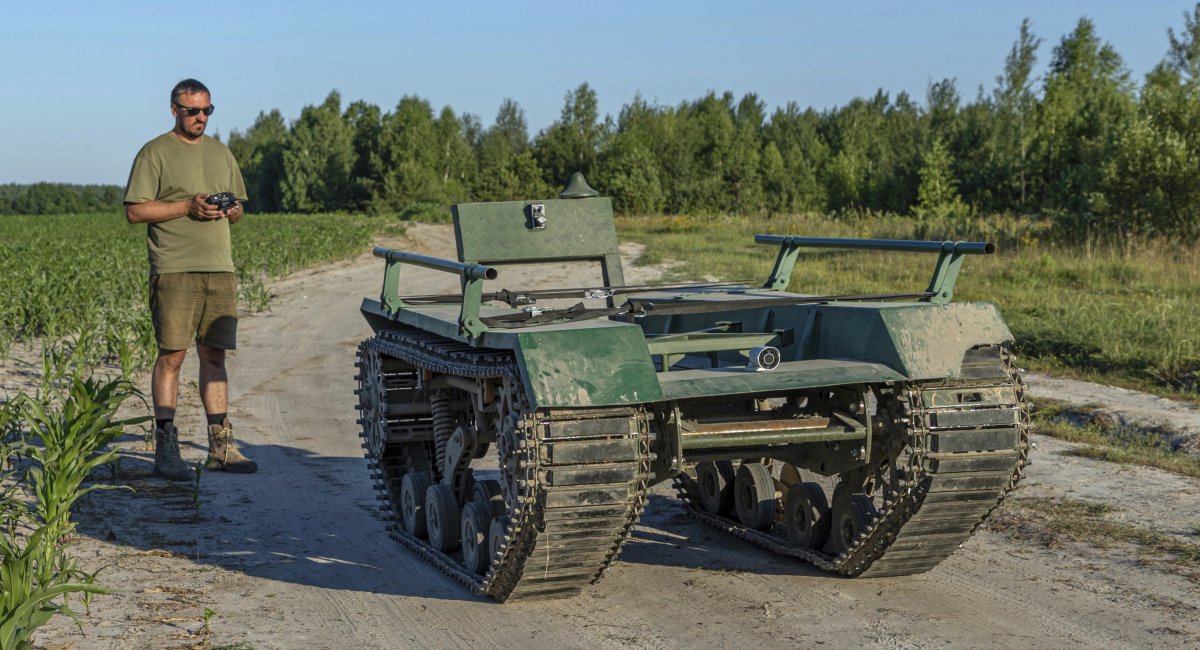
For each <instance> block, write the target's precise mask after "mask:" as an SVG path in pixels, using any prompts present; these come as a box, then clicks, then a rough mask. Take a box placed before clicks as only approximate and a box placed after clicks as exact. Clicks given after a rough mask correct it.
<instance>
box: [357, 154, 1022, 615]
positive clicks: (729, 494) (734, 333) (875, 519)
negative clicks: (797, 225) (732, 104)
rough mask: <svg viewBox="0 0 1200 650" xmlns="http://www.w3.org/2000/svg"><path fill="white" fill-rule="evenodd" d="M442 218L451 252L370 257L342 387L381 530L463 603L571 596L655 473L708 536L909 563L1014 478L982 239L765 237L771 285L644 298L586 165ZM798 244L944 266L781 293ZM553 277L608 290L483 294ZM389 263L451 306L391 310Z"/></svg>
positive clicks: (934, 560) (620, 537)
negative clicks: (903, 280)
mask: <svg viewBox="0 0 1200 650" xmlns="http://www.w3.org/2000/svg"><path fill="white" fill-rule="evenodd" d="M453 216H454V230H455V235H456V237H457V246H458V260H443V259H437V258H432V257H427V256H423V255H417V254H414V253H407V252H402V251H396V250H388V249H383V248H376V250H375V254H376V255H377V256H379V257H382V258H384V260H385V271H384V281H383V289H382V292H381V295H380V297H379V299H378V300H375V299H366V300H364V301H363V304H362V313H363V315H364V316H365V317H366V319H367V320H368V321H369V323H370V325H371V327H372V328H373V329H374V331H375V336H373V337H372V338H370V339H367V340H365V341H363V342H362V344H361V345H360V346H359V349H358V360H357V366H358V382H359V388H358V390H357V392H358V408H359V411H360V415H361V418H360V423H361V424H362V437H363V447H364V448H365V450H366V455H367V458H368V461H369V466H370V468H371V471H372V474H373V476H374V479H375V481H376V486H377V488H378V490H379V493H380V498H381V500H382V501H383V503H384V508H385V510H386V511H387V513H388V515H389V521H392V522H393V523H392V524H391V531H392V535H393V536H394V537H395V538H396V539H398V540H399V541H400V542H401V543H403V544H404V545H405V546H407V547H408V548H409V549H411V550H412V551H413V552H414V553H416V554H417V555H419V556H420V557H421V558H423V559H424V560H425V561H428V562H430V563H431V564H433V565H435V566H437V567H439V568H440V569H442V570H443V571H445V572H446V573H447V574H449V575H450V576H452V577H454V578H456V579H458V580H459V581H461V582H462V583H464V584H465V585H467V586H468V587H470V588H471V589H472V590H474V591H475V592H476V593H479V594H483V595H487V596H490V597H492V598H494V599H496V600H500V601H504V600H506V599H510V598H511V599H517V598H529V599H532V598H555V597H564V596H570V595H572V594H575V593H578V592H579V590H580V589H581V588H582V587H583V586H585V585H587V584H589V583H591V582H594V581H595V580H597V579H599V577H600V576H601V575H603V574H604V572H605V571H606V570H607V569H608V567H609V566H610V565H611V564H612V562H613V561H614V560H615V559H616V557H617V554H618V552H619V551H620V549H621V545H622V543H623V542H624V541H625V540H626V539H627V538H628V537H629V536H630V533H631V531H632V528H633V526H634V525H635V523H636V522H637V520H638V516H639V515H640V514H641V512H642V510H643V507H644V505H645V503H646V496H647V491H648V489H649V487H650V486H651V485H652V484H655V483H657V482H660V481H665V480H668V479H670V480H673V481H674V482H675V485H676V487H677V488H678V491H679V495H680V497H681V501H682V503H683V505H684V507H685V508H687V510H688V512H689V513H691V514H692V515H693V516H695V517H696V518H698V519H699V520H700V521H702V522H704V523H705V524H708V525H710V526H713V527H715V528H718V529H720V530H724V531H726V532H728V533H729V534H732V535H735V536H737V537H740V538H742V539H745V540H748V541H750V542H752V543H754V544H756V545H758V546H760V547H762V548H764V549H767V550H769V551H772V552H774V553H777V554H780V555H784V556H790V557H794V558H798V559H801V560H806V561H808V562H811V563H812V564H814V565H816V566H817V567H819V568H821V569H824V570H827V571H830V572H835V573H838V574H843V575H848V576H868V577H871V576H894V575H904V574H911V573H918V572H922V571H926V570H928V569H930V568H931V567H933V566H935V565H937V564H938V563H939V562H941V561H942V560H943V559H945V558H946V557H947V556H948V555H949V554H950V553H951V552H953V550H954V549H955V548H957V547H958V546H959V544H960V543H961V542H963V541H964V540H966V539H967V538H968V537H969V536H970V535H971V533H972V532H973V531H974V529H975V528H976V527H977V526H978V525H979V524H980V523H981V522H982V521H983V520H984V519H985V518H986V517H987V515H988V514H989V513H990V512H991V511H992V509H994V508H995V507H996V506H997V505H998V504H999V503H1000V501H1001V500H1002V499H1003V498H1004V495H1005V494H1006V493H1007V492H1008V491H1009V490H1011V489H1012V488H1013V486H1014V485H1015V483H1016V481H1017V480H1018V479H1019V478H1020V476H1021V471H1022V467H1023V466H1024V465H1025V462H1026V455H1027V450H1028V440H1027V430H1028V406H1027V402H1026V398H1025V394H1024V389H1023V385H1022V383H1021V379H1020V375H1019V371H1018V369H1017V368H1016V367H1015V366H1014V364H1013V359H1012V357H1011V356H1010V355H1009V353H1008V352H1007V351H1006V348H1005V345H1006V344H1008V343H1009V342H1011V340H1012V335H1011V334H1010V333H1009V330H1008V328H1007V327H1006V326H1005V324H1004V322H1003V321H1002V320H1001V318H1000V315H999V314H998V313H997V310H996V308H995V307H994V306H992V305H991V304H988V303H954V302H952V301H951V299H952V297H953V291H954V284H955V280H956V278H957V275H958V271H959V268H960V266H961V264H962V262H963V259H964V258H965V256H967V255H974V254H991V253H993V252H994V247H993V246H992V245H991V244H987V243H964V242H921V241H893V240H854V239H849V240H847V239H817V238H805V237H790V236H772V235H758V236H757V237H756V241H757V242H758V243H760V244H767V245H773V246H775V247H777V249H778V252H777V258H776V262H775V265H774V268H773V270H772V272H771V275H770V277H769V278H768V280H767V281H766V283H765V284H764V285H763V286H742V285H735V284H727V283H697V284H687V285H674V286H658V287H645V286H626V285H625V283H624V280H623V274H622V269H621V263H620V258H619V257H618V251H617V240H616V233H615V230H614V225H613V220H612V207H611V203H610V201H609V200H608V199H607V198H604V197H600V196H598V195H597V193H596V192H595V191H594V190H592V189H591V188H590V187H588V186H587V184H586V183H585V182H584V181H583V179H582V177H580V176H578V175H576V176H575V177H573V178H572V180H571V183H570V184H569V185H568V187H567V189H566V190H564V191H563V193H562V194H561V195H560V198H558V199H552V200H544V201H513V202H502V203H474V204H460V205H456V206H454V207H453ZM810 247H817V248H834V249H857V250H866V251H879V250H888V251H912V252H925V253H932V254H934V255H936V262H935V265H934V266H935V269H934V273H933V277H932V280H931V282H930V284H929V287H928V288H927V289H926V290H924V291H919V292H914V293H896V294H876V295H840V296H828V295H809V294H803V293H792V292H788V291H787V289H788V285H789V279H790V277H791V275H792V269H793V267H794V265H795V264H796V261H797V257H798V255H799V253H800V251H801V250H802V249H805V248H810ZM547 262H556V263H558V262H590V263H595V264H596V265H598V267H599V273H600V282H599V283H598V286H594V287H586V288H552V289H517V288H505V289H500V290H496V291H490V292H485V291H484V289H485V282H488V281H491V280H496V279H497V278H498V277H499V273H500V269H499V268H498V267H503V266H505V265H512V264H525V265H528V264H538V263H547ZM405 265H416V266H421V267H427V268H432V269H440V270H442V271H446V272H449V273H453V274H457V275H458V276H459V280H460V286H461V292H458V293H454V294H450V295H421V296H403V295H401V278H400V270H401V268H402V267H403V266H405ZM564 299H566V300H567V302H568V303H570V304H569V306H550V305H548V304H547V302H548V301H552V300H553V301H558V302H561V301H562V300H564ZM539 300H541V301H542V302H541V303H539V302H538V301H539ZM473 461H474V464H475V467H474V468H473V467H472V463H473ZM485 468H486V469H485Z"/></svg>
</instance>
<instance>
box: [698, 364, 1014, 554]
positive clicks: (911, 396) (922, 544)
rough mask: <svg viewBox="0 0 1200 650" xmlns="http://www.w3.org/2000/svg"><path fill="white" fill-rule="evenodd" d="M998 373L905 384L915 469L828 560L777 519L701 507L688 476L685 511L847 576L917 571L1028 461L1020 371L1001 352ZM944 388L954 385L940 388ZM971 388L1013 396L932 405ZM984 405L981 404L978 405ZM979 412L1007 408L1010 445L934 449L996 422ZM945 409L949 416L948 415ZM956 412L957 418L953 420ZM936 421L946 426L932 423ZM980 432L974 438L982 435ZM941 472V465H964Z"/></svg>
mask: <svg viewBox="0 0 1200 650" xmlns="http://www.w3.org/2000/svg"><path fill="white" fill-rule="evenodd" d="M999 354H1000V355H1001V362H1002V363H1003V368H1004V376H997V377H993V378H984V379H975V380H958V381H950V380H947V381H941V382H936V383H924V384H920V385H913V386H910V387H908V388H907V389H906V390H905V391H904V393H903V397H904V403H905V410H906V411H907V412H908V413H909V428H910V431H909V433H910V434H911V436H912V441H913V443H912V446H913V447H914V459H915V460H916V462H914V463H913V466H914V467H915V468H919V469H920V471H918V472H914V476H913V477H912V479H911V480H909V481H908V482H907V483H906V484H905V486H904V487H903V488H902V489H901V490H899V491H898V493H897V494H895V495H894V500H892V502H891V505H890V506H889V507H887V508H885V509H882V510H881V511H880V512H879V514H878V515H877V516H876V518H875V519H874V520H873V521H872V522H871V524H870V525H869V527H868V528H867V530H865V531H863V532H862V533H861V534H860V535H859V537H858V539H857V540H856V542H855V543H854V545H853V546H851V547H850V548H849V549H848V550H846V551H845V552H843V553H841V554H840V555H838V556H836V557H834V556H831V555H828V554H826V553H823V552H821V551H817V550H813V549H804V548H798V547H795V546H793V545H791V544H790V542H789V541H788V539H787V537H786V536H785V535H784V534H783V531H782V529H781V527H780V526H779V524H775V526H774V527H773V530H771V531H758V530H754V529H751V528H748V527H746V526H743V525H742V524H741V523H740V522H737V521H734V520H731V519H726V518H724V517H720V516H717V515H713V514H711V513H708V512H705V511H704V510H702V509H701V508H700V507H699V505H698V504H695V505H694V504H693V503H692V500H691V498H690V496H689V494H688V487H689V482H691V479H690V477H687V476H686V475H681V476H680V477H679V478H676V480H675V486H676V489H677V491H678V494H679V497H680V499H681V500H682V501H683V502H684V507H685V508H686V509H687V512H688V513H689V514H690V515H691V516H693V517H694V518H696V519H697V520H699V521H701V522H703V523H705V524H707V525H709V526H711V527H713V528H716V529H718V530H722V531H724V532H726V533H728V534H731V535H733V536H735V537H738V538H741V539H743V540H746V541H748V542H751V543H752V544H755V545H756V546H759V547H761V548H764V549H766V550H768V551H771V552H773V553H776V554H778V555H784V556H788V557H793V558H797V559H801V560H805V561H807V562H810V563H811V564H813V565H814V566H816V567H817V568H820V569H822V570H824V571H829V572H834V573H839V574H842V575H846V576H863V577H884V576H897V575H911V574H914V573H922V572H925V571H928V570H929V569H931V568H933V567H934V566H936V565H937V564H938V563H940V562H941V561H942V560H944V559H945V558H946V557H949V555H950V554H951V553H953V552H954V550H955V549H957V548H958V546H959V544H961V543H962V542H964V541H966V540H967V539H968V538H969V537H970V536H971V534H972V533H973V532H974V531H975V529H976V528H977V527H978V526H979V525H980V524H981V523H983V521H984V520H985V519H986V518H987V516H988V515H989V514H991V512H992V511H993V510H994V509H995V508H996V507H997V506H998V505H1000V502H1001V501H1003V499H1004V497H1005V496H1006V495H1007V494H1008V493H1009V492H1010V491H1011V490H1012V489H1013V488H1014V487H1015V486H1016V484H1017V481H1019V480H1020V478H1021V477H1022V470H1023V468H1024V467H1025V465H1026V463H1027V459H1028V449H1029V443H1028V429H1029V406H1028V402H1027V401H1026V399H1025V386H1024V383H1023V382H1022V381H1021V378H1020V374H1019V371H1018V370H1017V369H1016V368H1015V367H1013V365H1012V363H1011V360H1010V358H1009V356H1008V354H1007V353H1006V352H1004V351H1000V352H999ZM944 389H952V390H951V391H946V390H944ZM975 389H984V390H985V391H986V390H987V389H1000V390H1001V391H1004V392H1005V393H1007V394H1011V395H1012V397H1013V398H1012V399H1011V401H1007V402H992V403H986V404H980V403H977V402H963V403H940V402H939V403H938V404H937V405H936V406H933V405H930V404H929V403H928V402H929V401H930V400H929V398H930V397H931V396H932V395H933V394H934V393H935V392H937V393H940V394H945V393H947V392H950V393H954V392H958V393H962V394H971V393H972V391H973V390H975ZM981 407H982V408H981ZM982 410H997V411H999V410H1011V411H1012V412H1013V416H1014V420H1015V423H1014V424H1015V427H1016V429H1017V434H1018V436H1017V442H1016V445H1014V446H1013V447H1012V448H1007V449H1000V450H995V449H991V448H988V447H979V448H970V447H969V446H966V447H965V448H964V445H963V444H962V443H958V444H956V445H954V446H955V448H956V450H955V451H952V452H945V451H942V452H936V451H935V450H934V447H935V446H936V445H937V442H938V441H939V440H949V439H953V438H954V436H955V434H964V433H965V434H967V435H966V436H962V435H960V436H959V439H960V440H961V439H963V438H965V439H967V440H969V439H970V436H971V434H972V433H975V432H980V431H988V430H989V429H992V430H994V429H1001V428H1007V427H1002V426H991V427H989V426H988V425H982V426H981V425H972V424H969V422H970V414H972V413H978V412H980V411H982ZM946 414H949V415H950V417H947V416H946ZM955 414H965V415H964V416H960V417H959V418H958V421H957V422H955V420H954V417H953V416H954V415H955ZM939 420H942V421H949V422H950V423H952V424H950V425H947V426H938V424H939ZM985 438H986V437H980V440H983V439H985ZM972 466H974V467H976V468H977V469H974V470H969V469H968V470H966V471H953V472H951V471H946V470H940V468H947V469H958V470H963V468H965V467H972Z"/></svg>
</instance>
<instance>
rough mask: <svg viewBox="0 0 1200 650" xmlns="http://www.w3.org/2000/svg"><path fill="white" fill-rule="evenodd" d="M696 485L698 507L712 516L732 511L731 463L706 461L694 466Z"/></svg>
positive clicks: (732, 474) (732, 481)
mask: <svg viewBox="0 0 1200 650" xmlns="http://www.w3.org/2000/svg"><path fill="white" fill-rule="evenodd" d="M696 483H697V485H698V486H699V489H700V507H701V508H704V511H705V512H711V513H713V514H714V515H726V514H729V511H730V510H733V483H734V472H733V463H731V462H730V461H727V460H718V461H716V462H714V461H709V460H706V461H704V462H702V463H699V464H697V465H696Z"/></svg>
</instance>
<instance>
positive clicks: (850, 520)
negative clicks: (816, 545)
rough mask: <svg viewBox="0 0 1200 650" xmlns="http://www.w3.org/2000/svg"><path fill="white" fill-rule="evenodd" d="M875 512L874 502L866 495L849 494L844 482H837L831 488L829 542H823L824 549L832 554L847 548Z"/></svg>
mask: <svg viewBox="0 0 1200 650" xmlns="http://www.w3.org/2000/svg"><path fill="white" fill-rule="evenodd" d="M877 514H878V512H877V511H876V510H875V504H873V503H871V499H869V498H868V497H867V496H866V495H863V494H850V491H849V489H847V488H846V484H845V483H838V486H837V487H836V488H834V490H833V505H832V508H831V513H830V525H829V542H828V543H826V544H825V550H826V551H827V552H829V553H831V554H833V555H841V554H842V553H844V552H845V551H847V550H849V549H850V547H852V546H854V543H855V541H856V540H857V539H858V536H859V535H860V534H862V533H863V532H864V531H866V530H867V527H869V526H870V525H871V522H872V521H873V520H874V519H875V517H876V515H877Z"/></svg>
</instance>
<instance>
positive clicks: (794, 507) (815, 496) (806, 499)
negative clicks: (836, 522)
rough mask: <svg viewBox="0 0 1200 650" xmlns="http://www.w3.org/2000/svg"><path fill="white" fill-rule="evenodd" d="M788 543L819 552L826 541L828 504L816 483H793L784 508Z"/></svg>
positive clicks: (823, 492)
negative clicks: (815, 549) (817, 549)
mask: <svg viewBox="0 0 1200 650" xmlns="http://www.w3.org/2000/svg"><path fill="white" fill-rule="evenodd" d="M783 523H784V527H785V528H787V535H788V539H790V540H792V543H793V544H795V545H796V546H799V547H801V548H821V547H822V546H824V545H825V541H826V540H827V539H829V501H828V500H826V499H825V491H824V490H822V489H821V486H820V485H817V484H816V483H809V482H805V483H795V484H793V485H792V487H790V488H788V495H787V501H786V502H785V503H784V504H783Z"/></svg>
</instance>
